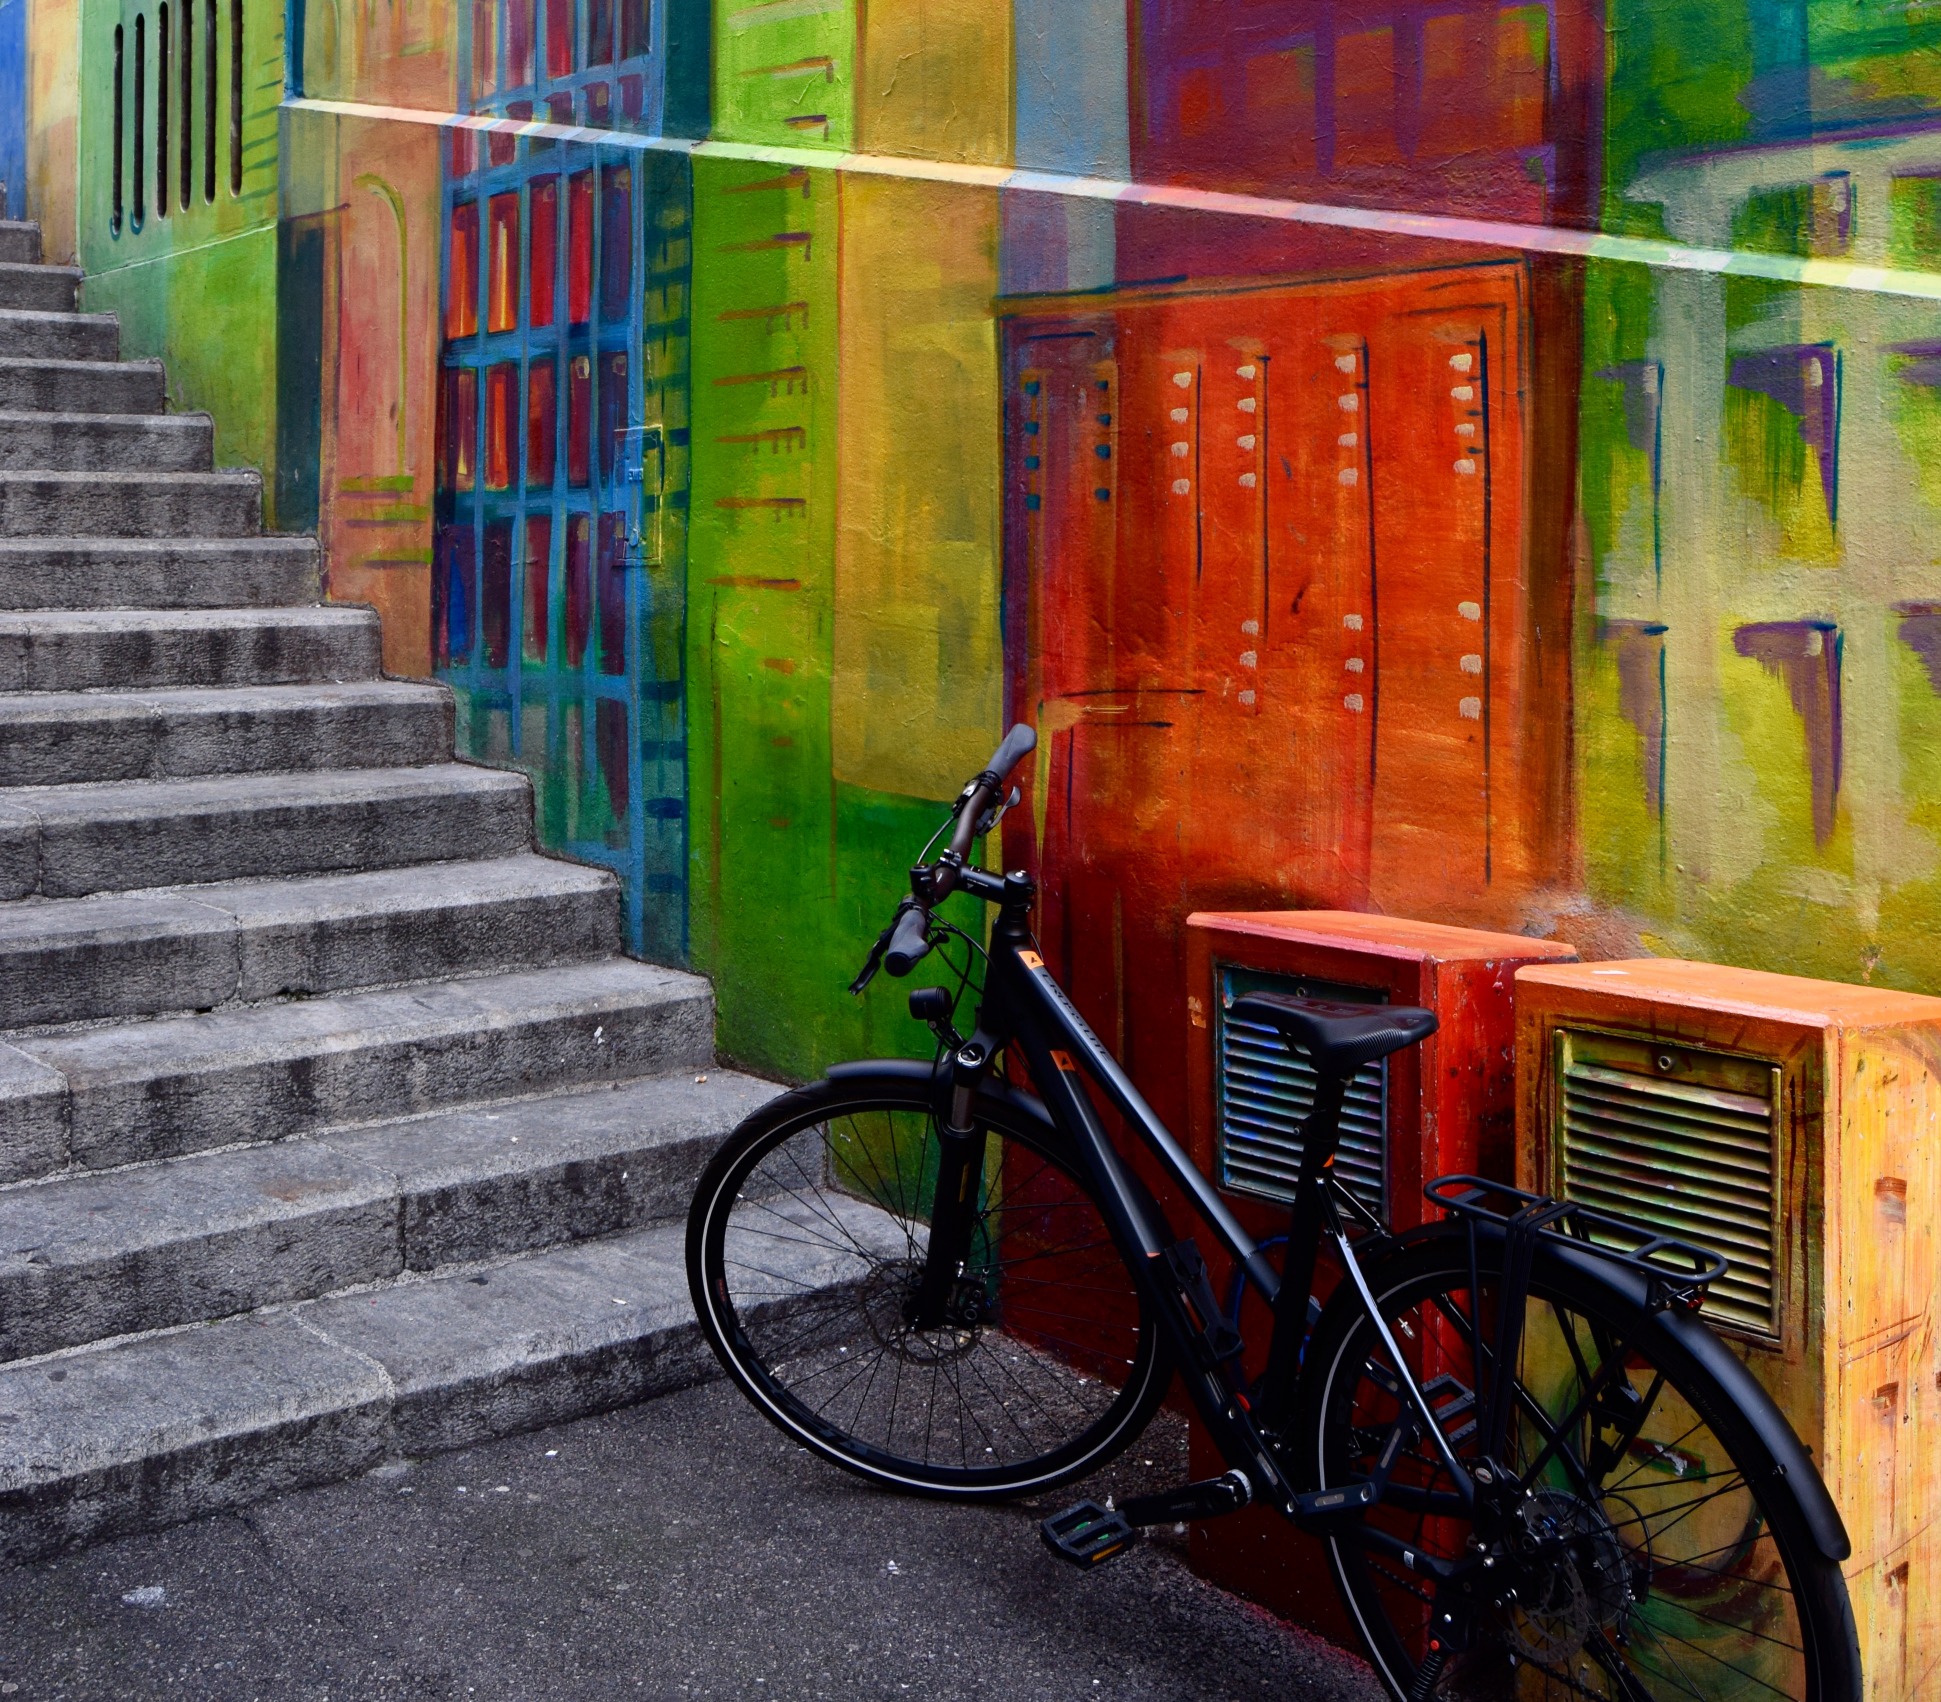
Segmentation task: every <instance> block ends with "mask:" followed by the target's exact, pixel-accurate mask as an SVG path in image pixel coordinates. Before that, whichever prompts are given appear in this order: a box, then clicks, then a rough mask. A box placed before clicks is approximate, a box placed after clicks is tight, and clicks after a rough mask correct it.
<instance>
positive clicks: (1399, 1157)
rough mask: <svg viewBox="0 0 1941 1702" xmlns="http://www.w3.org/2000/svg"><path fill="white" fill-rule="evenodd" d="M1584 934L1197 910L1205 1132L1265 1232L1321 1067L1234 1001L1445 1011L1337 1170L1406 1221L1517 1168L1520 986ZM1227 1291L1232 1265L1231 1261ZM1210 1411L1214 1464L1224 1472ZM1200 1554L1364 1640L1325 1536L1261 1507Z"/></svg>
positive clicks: (1368, 1101)
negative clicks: (1462, 1186)
mask: <svg viewBox="0 0 1941 1702" xmlns="http://www.w3.org/2000/svg"><path fill="white" fill-rule="evenodd" d="M1575 955H1576V954H1575V953H1574V952H1573V951H1572V950H1571V949H1570V947H1568V946H1565V945H1560V944H1558V943H1556V942H1555V941H1551V940H1532V939H1525V938H1523V937H1522V936H1520V935H1516V934H1493V933H1484V932H1480V931H1478V930H1475V929H1470V928H1450V927H1445V926H1443V925H1441V924H1440V923H1435V922H1412V921H1408V920H1406V919H1403V918H1400V917H1393V916H1369V915H1363V914H1360V913H1358V912H1354V911H1345V910H1282V911H1253V912H1213V913H1201V914H1198V915H1194V916H1191V917H1189V918H1188V919H1187V975H1188V979H1187V1024H1188V1037H1189V1041H1190V1045H1189V1049H1188V1066H1187V1067H1188V1084H1187V1085H1188V1104H1189V1106H1190V1107H1191V1110H1190V1113H1189V1117H1188V1121H1187V1129H1186V1133H1187V1145H1188V1147H1189V1149H1190V1151H1191V1152H1192V1155H1193V1161H1194V1163H1195V1164H1197V1165H1198V1166H1199V1167H1200V1169H1201V1170H1203V1171H1204V1172H1205V1173H1206V1174H1207V1175H1208V1176H1211V1177H1212V1178H1213V1179H1214V1181H1215V1182H1216V1183H1217V1184H1218V1185H1219V1187H1220V1189H1221V1191H1222V1193H1224V1194H1225V1195H1226V1196H1227V1197H1228V1199H1229V1200H1230V1202H1231V1203H1232V1205H1233V1206H1234V1209H1235V1211H1236V1213H1237V1214H1238V1216H1239V1217H1240V1219H1241V1221H1242V1222H1243V1223H1244V1224H1245V1225H1246V1226H1247V1229H1248V1230H1249V1232H1250V1233H1251V1234H1253V1235H1254V1236H1256V1237H1266V1236H1273V1235H1280V1234H1283V1233H1285V1231H1286V1228H1287V1216H1288V1205H1287V1201H1288V1200H1289V1199H1291V1197H1292V1184H1293V1179H1294V1172H1295V1167H1296V1165H1297V1164H1298V1161H1299V1154H1300V1149H1299V1145H1298V1143H1297V1142H1296V1141H1295V1140H1294V1138H1293V1136H1294V1131H1295V1129H1296V1127H1297V1125H1298V1124H1299V1122H1300V1120H1301V1119H1302V1118H1303V1117H1305V1116H1306V1115H1307V1111H1308V1108H1309V1106H1310V1105H1311V1103H1312V1100H1313V1082H1314V1076H1313V1072H1312V1070H1311V1069H1309V1067H1308V1066H1307V1063H1306V1061H1305V1058H1304V1057H1290V1055H1289V1054H1288V1052H1287V1050H1286V1048H1285V1047H1284V1046H1282V1045H1281V1043H1280V1041H1279V1040H1278V1038H1277V1037H1276V1036H1275V1035H1274V1034H1273V1033H1272V1032H1271V1031H1268V1030H1264V1029H1261V1028H1259V1027H1257V1026H1256V1025H1254V1024H1250V1023H1246V1022H1238V1021H1234V1020H1233V1019H1232V1018H1231V1015H1230V1012H1229V1006H1230V1005H1231V1003H1232V1001H1233V999H1234V998H1235V997H1236V996H1238V995H1239V994H1241V993H1247V992H1254V991H1258V990H1269V991H1275V992H1290V993H1302V994H1307V995H1310V996H1313V997H1320V998H1336V999H1346V1000H1352V1001H1360V1000H1366V1001H1367V1002H1369V1003H1371V1004H1390V1005H1420V1006H1422V1007H1424V1008H1425V1009H1428V1010H1432V1011H1434V1012H1435V1013H1436V1015H1437V1017H1438V1018H1440V1021H1441V1026H1440V1027H1439V1028H1438V1029H1437V1030H1436V1032H1435V1033H1434V1034H1432V1035H1430V1036H1429V1038H1428V1039H1427V1040H1425V1041H1423V1042H1422V1044H1421V1045H1420V1046H1412V1047H1409V1048H1407V1049H1405V1050H1404V1051H1401V1052H1398V1053H1396V1054H1394V1056H1392V1057H1390V1058H1386V1059H1382V1060H1379V1061H1378V1062H1376V1063H1373V1064H1369V1065H1366V1066H1364V1067H1363V1068H1362V1069H1361V1070H1360V1071H1359V1072H1358V1073H1357V1074H1356V1076H1355V1079H1354V1082H1353V1085H1352V1086H1351V1088H1350V1091H1349V1097H1348V1106H1347V1110H1346V1112H1345V1114H1344V1120H1343V1121H1344V1129H1343V1138H1342V1144H1341V1147H1340V1148H1339V1150H1338V1153H1337V1156H1336V1159H1335V1174H1336V1175H1337V1176H1338V1177H1340V1178H1341V1180H1342V1181H1344V1182H1345V1183H1346V1184H1347V1185H1348V1186H1349V1188H1350V1189H1352V1190H1353V1191H1354V1192H1355V1193H1356V1194H1357V1195H1358V1196H1359V1197H1360V1198H1362V1199H1363V1200H1364V1201H1366V1202H1367V1203H1368V1205H1369V1206H1370V1207H1371V1208H1372V1209H1374V1210H1377V1211H1379V1212H1381V1213H1382V1214H1383V1215H1384V1216H1386V1217H1387V1218H1388V1220H1389V1222H1390V1223H1391V1224H1393V1225H1394V1227H1396V1228H1397V1229H1404V1228H1408V1227H1411V1226H1412V1225H1415V1224H1418V1223H1420V1222H1421V1221H1422V1220H1423V1218H1424V1216H1425V1215H1426V1214H1427V1208H1426V1202H1425V1201H1424V1200H1423V1198H1422V1185H1423V1183H1425V1182H1427V1181H1429V1180H1431V1179H1432V1178H1434V1177H1436V1176H1442V1175H1447V1174H1450V1173H1451V1172H1456V1171H1470V1172H1474V1173H1476V1174H1480V1175H1486V1176H1494V1177H1501V1178H1503V1179H1505V1180H1507V1179H1509V1178H1510V1177H1511V1176H1513V1175H1514V1174H1515V1170H1516V1159H1515V1155H1514V1152H1513V1150H1512V1142H1513V1139H1514V1130H1515V1100H1514V1084H1515V1064H1514V1059H1513V1057H1512V1053H1511V1047H1512V1039H1513V1003H1512V999H1513V990H1514V976H1515V973H1516V971H1517V969H1518V968H1519V967H1520V966H1522V965H1525V964H1530V963H1557V962H1569V961H1572V960H1573V959H1574V958H1575ZM1217 1274H1218V1277H1219V1280H1220V1282H1221V1285H1222V1294H1223V1296H1224V1293H1225V1284H1226V1283H1227V1282H1229V1281H1230V1280H1231V1274H1230V1273H1229V1272H1227V1271H1225V1270H1221V1271H1219V1272H1218V1273H1217ZM1241 1326H1242V1330H1243V1333H1244V1334H1245V1336H1246V1338H1247V1343H1248V1349H1249V1365H1250V1369H1251V1370H1252V1371H1254V1372H1255V1373H1256V1374H1258V1372H1259V1370H1260V1369H1261V1366H1262V1364H1263V1363H1264V1360H1265V1355H1266V1348H1267V1339H1268V1319H1267V1314H1266V1311H1265V1308H1263V1307H1260V1306H1259V1305H1258V1302H1257V1301H1256V1302H1255V1303H1254V1304H1253V1307H1252V1309H1251V1310H1250V1311H1249V1312H1246V1313H1243V1315H1242V1319H1241ZM1221 1469H1222V1467H1221V1463H1220V1461H1219V1458H1218V1456H1217V1455H1216V1454H1215V1452H1214V1450H1213V1446H1212V1443H1211V1442H1210V1441H1209V1440H1208V1438H1207V1437H1206V1436H1205V1435H1204V1434H1202V1433H1201V1432H1200V1429H1199V1426H1198V1425H1197V1424H1195V1426H1194V1435H1193V1471H1194V1475H1195V1476H1196V1477H1204V1476H1210V1475H1212V1474H1213V1473H1215V1472H1218V1471H1219V1470H1221ZM1192 1554H1193V1563H1194V1566H1195V1567H1196V1568H1197V1569H1198V1570H1199V1571H1200V1572H1202V1573H1203V1574H1205V1575H1206V1576H1207V1577H1209V1578H1212V1579H1213V1580H1214V1581H1215V1582H1217V1583H1219V1584H1221V1585H1222V1586H1224V1587H1225V1588H1228V1589H1232V1590H1236V1591H1239V1592H1240V1593H1241V1594H1243V1595H1247V1596H1251V1597H1252V1598H1253V1599H1254V1600H1256V1601H1259V1602H1262V1603H1264V1604H1265V1605H1266V1606H1268V1607H1270V1608H1272V1609H1274V1611H1276V1612H1277V1613H1281V1614H1284V1615H1286V1616H1287V1617H1288V1618H1290V1619H1294V1620H1296V1621H1298V1622H1299V1623H1301V1624H1303V1625H1306V1626H1308V1627H1309V1628H1310V1629H1312V1630H1315V1631H1318V1632H1320V1633H1321V1634H1322V1635H1323V1636H1327V1637H1331V1638H1333V1639H1334V1640H1335V1641H1337V1642H1340V1643H1343V1644H1347V1645H1350V1646H1352V1645H1354V1643H1355V1638H1354V1635H1353V1632H1352V1631H1351V1629H1350V1628H1349V1626H1348V1624H1347V1622H1346V1620H1345V1618H1344V1617H1343V1615H1342V1613H1341V1609H1340V1605H1339V1603H1338V1601H1337V1600H1336V1597H1335V1590H1334V1584H1333V1581H1332V1578H1331V1576H1330V1574H1329V1572H1328V1566H1327V1559H1326V1555H1325V1553H1324V1551H1323V1549H1322V1547H1321V1545H1320V1543H1319V1542H1317V1541H1316V1540H1314V1539H1313V1538H1311V1537H1305V1536H1302V1535H1301V1534H1300V1533H1298V1532H1296V1531H1295V1530H1294V1529H1293V1528H1292V1527H1291V1526H1289V1525H1288V1524H1287V1523H1286V1522H1285V1521H1284V1520H1282V1519H1281V1518H1280V1517H1279V1516H1278V1515H1276V1514H1273V1513H1268V1512H1265V1511H1262V1510H1259V1509H1250V1510H1248V1511H1247V1512H1244V1513H1239V1514H1235V1515H1234V1516H1232V1517H1231V1518H1225V1519H1221V1520H1218V1521H1217V1522H1215V1523H1212V1524H1203V1525H1196V1526H1195V1527H1194V1528H1193V1536H1192Z"/></svg>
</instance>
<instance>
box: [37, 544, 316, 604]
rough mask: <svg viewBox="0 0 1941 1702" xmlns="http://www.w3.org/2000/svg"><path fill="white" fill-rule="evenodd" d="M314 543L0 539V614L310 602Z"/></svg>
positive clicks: (313, 593) (313, 589) (313, 596)
mask: <svg viewBox="0 0 1941 1702" xmlns="http://www.w3.org/2000/svg"><path fill="white" fill-rule="evenodd" d="M322 573H323V555H322V552H321V551H320V550H319V549H318V548H317V541H316V539H314V538H278V537H268V538H265V537H260V536H259V537H254V538H89V537H70V538H56V537H49V538H7V537H0V609H50V608H58V609H230V608H245V607H253V608H264V607H277V606H280V605H285V604H291V603H314V602H315V601H316V600H317V598H318V596H319V594H320V588H321V580H322Z"/></svg>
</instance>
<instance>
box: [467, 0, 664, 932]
mask: <svg viewBox="0 0 1941 1702" xmlns="http://www.w3.org/2000/svg"><path fill="white" fill-rule="evenodd" d="M635 4H636V0H626V3H625V4H622V5H620V6H619V7H618V9H617V10H616V8H615V6H614V5H612V4H607V3H604V0H587V3H586V4H584V5H583V6H581V7H580V8H578V9H577V10H576V9H575V6H574V4H573V0H478V3H477V4H475V5H473V6H471V7H469V8H468V9H467V11H466V14H465V18H466V22H467V24H468V26H469V29H470V32H471V39H470V45H469V51H468V52H466V53H465V54H464V55H462V57H461V61H460V63H461V65H463V66H465V67H466V68H467V71H468V74H469V79H470V83H471V89H472V95H473V102H474V105H475V107H476V108H478V109H479V110H482V111H485V112H488V113H492V114H495V115H502V116H507V117H514V118H524V117H528V116H531V115H533V114H534V113H535V112H537V113H538V114H539V115H540V116H542V117H557V118H560V119H562V120H564V121H576V120H577V121H581V122H587V123H592V124H602V123H604V122H605V121H606V118H607V117H608V115H609V114H610V113H611V112H612V111H613V110H614V103H615V102H616V101H618V102H619V104H620V107H621V109H622V110H625V111H626V112H627V113H628V114H629V115H630V116H638V115H639V114H640V113H641V111H642V102H643V100H644V98H645V96H644V90H645V87H646V85H647V82H648V80H649V71H650V66H649V64H648V62H647V60H646V56H645V55H646V47H647V32H646V29H645V24H644V21H643V19H644V13H643V14H642V16H641V17H635V16H634V15H633V11H632V9H631V8H632V7H633V6H634V5H635ZM446 159H447V170H446V184H445V194H444V217H445V234H444V264H443V279H444V320H443V322H444V328H445V341H444V348H443V357H442V358H443V381H442V386H441V404H440V424H439V432H440V451H439V470H440V488H439V494H438V529H437V547H436V552H435V558H436V559H435V573H434V609H433V627H434V640H433V641H434V649H435V662H436V664H437V667H438V669H439V671H440V673H441V675H442V676H443V677H444V678H446V679H447V680H449V681H450V682H451V683H452V684H453V686H455V687H456V688H458V689H459V691H460V697H461V705H462V717H463V724H464V730H463V733H462V738H463V739H464V740H465V742H466V743H467V745H468V747H469V749H470V751H471V753H472V754H474V755H476V756H478V757H479V758H481V759H483V760H486V761H493V762H512V763H515V764H517V765H518V766H520V767H522V768H524V769H526V770H527V771H528V772H529V773H531V774H532V776H533V780H534V785H535V788H536V803H537V809H538V823H539V833H540V838H541V840H542V842H543V843H544V844H546V845H548V846H550V847H553V848H556V849H559V850H561V851H564V852H566V853H567V854H568V855H571V856H574V857H579V858H583V859H585V860H587V861H590V862H594V863H600V864H603V865H605V866H606V867H608V868H611V869H613V870H614V871H615V872H616V873H617V874H618V875H619V876H620V877H621V880H622V884H623V888H624V891H625V898H626V916H627V934H628V945H629V948H630V949H632V950H634V951H637V952H641V953H643V954H644V955H646V956H649V957H659V958H679V957H681V956H684V955H685V952H686V929H687V919H686V879H685V872H686V862H687V844H686V822H687V801H686V738H685V730H684V726H685V718H684V709H683V693H684V689H685V686H684V674H683V669H682V656H683V652H684V637H683V619H684V590H683V583H682V581H683V574H684V564H685V535H686V526H685V499H686V491H685V466H686V438H687V430H686V427H687V411H686V386H687V374H686V360H687V356H686V335H687V327H686V319H685V313H686V299H687V292H686V282H685V280H686V275H687V266H688V255H687V229H688V224H689V218H690V214H689V204H690V199H691V196H690V189H689V184H688V167H687V164H686V162H685V161H684V160H682V159H678V158H675V157H673V156H668V155H664V154H654V153H647V152H643V151H640V150H636V149H633V148H629V147H625V146H612V145H604V146H589V145H585V144H578V143H566V142H556V141H553V140H551V139H549V138H545V137H521V136H516V135H512V134H510V133H506V134H500V133H496V132H489V133H486V134H485V135H483V136H480V135H478V134H476V133H473V132H469V131H462V130H454V131H453V132H452V134H451V137H450V143H449V146H448V148H447V150H446Z"/></svg>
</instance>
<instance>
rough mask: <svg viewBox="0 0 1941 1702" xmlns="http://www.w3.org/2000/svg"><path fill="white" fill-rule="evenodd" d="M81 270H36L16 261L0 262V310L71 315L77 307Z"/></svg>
mask: <svg viewBox="0 0 1941 1702" xmlns="http://www.w3.org/2000/svg"><path fill="white" fill-rule="evenodd" d="M80 297H81V268H80V267H78V266H38V265H33V264H31V263H29V262H26V261H20V260H0V307H24V308H29V309H31V310H32V311H33V312H36V313H72V312H73V311H74V310H75V308H76V307H78V306H79V305H80Z"/></svg>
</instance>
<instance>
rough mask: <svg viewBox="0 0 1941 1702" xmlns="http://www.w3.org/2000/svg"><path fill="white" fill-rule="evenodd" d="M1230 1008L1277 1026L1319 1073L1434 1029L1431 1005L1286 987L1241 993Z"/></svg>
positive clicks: (1381, 1054) (1381, 1053)
mask: <svg viewBox="0 0 1941 1702" xmlns="http://www.w3.org/2000/svg"><path fill="white" fill-rule="evenodd" d="M1233 1014H1234V1015H1235V1016H1237V1017H1245V1018H1246V1019H1247V1020H1248V1021H1249V1022H1264V1023H1267V1024H1269V1025H1270V1026H1272V1027H1274V1028H1277V1029H1279V1030H1280V1032H1281V1036H1282V1038H1284V1039H1285V1040H1287V1041H1288V1043H1289V1044H1291V1045H1295V1046H1300V1047H1304V1048H1305V1049H1306V1051H1307V1055H1308V1056H1309V1057H1310V1058H1312V1059H1313V1060H1314V1067H1315V1069H1316V1070H1318V1071H1319V1072H1320V1073H1321V1074H1322V1075H1324V1076H1327V1075H1344V1076H1345V1075H1348V1074H1349V1073H1350V1072H1352V1071H1354V1070H1356V1069H1358V1068H1360V1066H1361V1065H1363V1064H1366V1063H1368V1062H1370V1061H1371V1060H1373V1059H1375V1058H1386V1057H1387V1056H1388V1055H1389V1053H1391V1052H1399V1051H1401V1049H1402V1048H1403V1047H1404V1046H1413V1045H1414V1044H1415V1043H1416V1041H1418V1040H1421V1039H1424V1038H1425V1037H1426V1036H1428V1035H1431V1034H1433V1033H1435V1031H1436V1017H1435V1012H1434V1011H1424V1010H1418V1009H1416V1008H1415V1007H1414V1006H1413V1005H1348V1004H1342V1003H1341V1002H1339V1001H1338V1000H1335V999H1297V998H1295V997H1294V996H1293V995H1292V994H1290V993H1243V994H1241V995H1240V997H1239V998H1237V999H1235V1000H1234V1001H1233Z"/></svg>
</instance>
